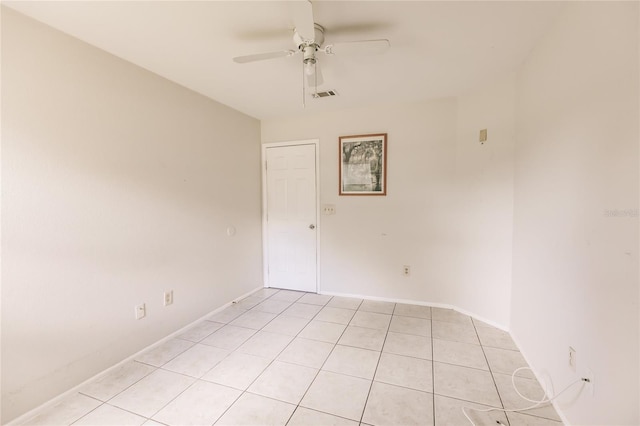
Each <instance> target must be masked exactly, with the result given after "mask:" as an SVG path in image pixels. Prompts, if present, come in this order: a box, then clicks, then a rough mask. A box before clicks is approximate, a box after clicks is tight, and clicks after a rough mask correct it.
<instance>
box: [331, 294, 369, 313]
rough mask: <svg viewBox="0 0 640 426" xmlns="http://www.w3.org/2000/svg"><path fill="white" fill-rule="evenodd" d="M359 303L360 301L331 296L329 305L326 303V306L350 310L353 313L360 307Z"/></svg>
mask: <svg viewBox="0 0 640 426" xmlns="http://www.w3.org/2000/svg"><path fill="white" fill-rule="evenodd" d="M361 303H362V299H354V298H351V297H339V296H333V298H331V300H330V301H329V303H327V306H331V307H332V308H342V309H352V310H354V311H355V310H357V309H358V308H359V307H360V304H361Z"/></svg>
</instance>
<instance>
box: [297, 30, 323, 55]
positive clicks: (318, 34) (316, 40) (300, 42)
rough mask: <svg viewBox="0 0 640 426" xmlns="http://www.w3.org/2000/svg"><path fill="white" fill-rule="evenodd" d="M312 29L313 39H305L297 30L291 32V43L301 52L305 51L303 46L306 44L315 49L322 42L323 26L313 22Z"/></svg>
mask: <svg viewBox="0 0 640 426" xmlns="http://www.w3.org/2000/svg"><path fill="white" fill-rule="evenodd" d="M313 29H314V35H313V40H305V39H303V38H302V36H300V34H298V32H297V31H294V32H293V43H294V44H295V45H296V47H297V48H298V49H300V50H302V51H303V52H305V47H307V46H313V47H314V50H317V49H318V48H319V47H321V46H322V43H324V28H322V26H321V25H319V24H313Z"/></svg>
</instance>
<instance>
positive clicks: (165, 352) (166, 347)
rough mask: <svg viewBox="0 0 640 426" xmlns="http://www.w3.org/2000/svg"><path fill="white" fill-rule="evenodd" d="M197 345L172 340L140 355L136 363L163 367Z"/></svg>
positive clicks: (180, 340)
mask: <svg viewBox="0 0 640 426" xmlns="http://www.w3.org/2000/svg"><path fill="white" fill-rule="evenodd" d="M194 344H195V343H193V342H189V341H187V340H182V339H171V340H169V341H167V342H164V343H163V344H161V345H160V346H156V347H155V348H153V349H151V350H149V351H147V352H145V353H143V354H141V355H139V356H138V357H136V361H138V362H142V363H145V364H149V365H153V366H154V367H161V366H163V365H164V364H166V363H167V362H169V361H171V360H172V359H173V358H175V357H177V356H178V355H180V354H181V353H182V352H184V351H186V350H187V349H189V348H190V347H192V346H193V345H194Z"/></svg>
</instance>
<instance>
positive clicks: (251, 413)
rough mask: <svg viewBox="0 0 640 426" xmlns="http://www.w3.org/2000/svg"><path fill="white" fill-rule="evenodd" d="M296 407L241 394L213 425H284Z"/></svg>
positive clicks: (258, 396)
mask: <svg viewBox="0 0 640 426" xmlns="http://www.w3.org/2000/svg"><path fill="white" fill-rule="evenodd" d="M295 408H296V406H295V405H293V404H288V403H286V402H282V401H276V400H275V399H271V398H265V397H264V396H260V395H254V394H252V393H243V394H242V396H240V398H238V400H237V401H236V402H235V403H234V404H233V405H232V406H231V408H229V410H227V412H226V413H225V414H224V415H223V416H222V417H221V418H220V420H218V421H217V422H216V423H215V424H216V425H217V426H221V425H229V426H231V425H234V426H235V425H237V426H265V425H273V426H279V425H285V424H286V423H287V421H288V420H289V418H290V417H291V414H292V413H293V411H294V410H295Z"/></svg>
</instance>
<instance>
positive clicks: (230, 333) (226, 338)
mask: <svg viewBox="0 0 640 426" xmlns="http://www.w3.org/2000/svg"><path fill="white" fill-rule="evenodd" d="M254 334H256V330H253V329H250V328H244V327H236V326H234V325H225V326H224V327H222V328H221V329H220V330H218V331H216V332H215V333H213V334H212V335H211V336H209V337H207V338H205V339H203V340H202V341H201V342H200V343H202V344H205V345H209V346H215V347H216V348H221V349H227V350H229V351H232V350H234V349H237V348H238V347H239V346H240V345H241V344H243V343H244V342H246V341H247V340H248V339H249V338H250V337H251V336H253V335H254Z"/></svg>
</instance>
